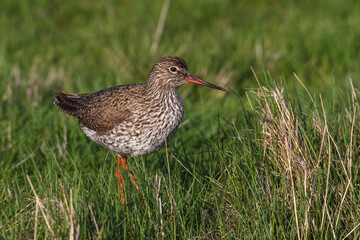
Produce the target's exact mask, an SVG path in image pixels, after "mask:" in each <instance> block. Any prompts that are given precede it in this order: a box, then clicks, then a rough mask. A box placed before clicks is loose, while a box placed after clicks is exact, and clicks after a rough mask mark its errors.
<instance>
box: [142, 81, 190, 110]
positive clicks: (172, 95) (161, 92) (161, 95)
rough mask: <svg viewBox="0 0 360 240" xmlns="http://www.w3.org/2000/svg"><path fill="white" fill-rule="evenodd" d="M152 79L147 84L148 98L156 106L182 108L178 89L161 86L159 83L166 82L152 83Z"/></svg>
mask: <svg viewBox="0 0 360 240" xmlns="http://www.w3.org/2000/svg"><path fill="white" fill-rule="evenodd" d="M152 80H153V79H151V76H150V79H149V81H148V83H147V84H146V91H145V92H146V95H147V98H148V99H149V100H150V101H151V102H152V103H154V104H160V105H179V107H180V106H181V107H182V105H183V104H182V101H181V99H180V96H179V94H178V92H177V88H175V87H171V86H168V85H161V84H159V82H164V81H152Z"/></svg>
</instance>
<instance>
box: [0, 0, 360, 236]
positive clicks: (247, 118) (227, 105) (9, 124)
mask: <svg viewBox="0 0 360 240" xmlns="http://www.w3.org/2000/svg"><path fill="white" fill-rule="evenodd" d="M359 13H360V5H359V4H358V2H357V1H355V0H348V1H342V0H334V1H325V0H319V1H310V0H304V1H281V0H278V1H276V0H273V1H264V0H256V1H231V0H225V1H215V0H210V1H208V0H199V1H190V0H183V1H171V0H165V1H162V0H155V1H138V0H135V1H129V0H121V1H113V0H102V1H85V0H78V1H67V0H66V1H57V0H55V1H49V0H34V1H29V0H12V1H6V0H0V206H1V207H0V239H359V238H360V179H359V177H360V163H359V162H360V161H359V160H360V124H359V121H360V114H359V112H360V109H359V107H360V106H359V101H360V99H359V98H360V92H359V89H360V25H359V23H360V14H359ZM169 55H175V56H179V57H182V58H184V59H185V60H186V61H187V63H188V67H189V70H190V72H191V73H192V74H193V75H194V76H197V77H199V78H202V79H204V80H206V81H209V82H211V83H214V84H217V85H220V86H222V87H225V88H226V89H228V91H227V92H226V93H224V92H220V91H216V90H214V89H210V88H205V87H201V86H198V85H194V84H187V85H185V86H182V87H181V88H180V89H179V94H180V96H181V97H182V99H183V102H184V106H185V116H184V120H183V123H182V124H181V125H180V127H179V130H178V132H177V134H176V136H175V137H174V139H173V140H172V141H171V142H169V143H168V146H167V149H162V150H160V151H159V152H157V153H153V154H151V155H148V156H143V157H137V158H131V159H129V160H128V162H129V169H130V170H131V171H132V173H133V175H134V176H135V178H136V181H137V183H138V185H139V187H140V189H141V190H140V195H139V194H138V193H137V191H136V188H135V187H134V186H133V184H132V182H131V180H130V178H129V177H128V176H127V175H126V173H125V172H123V174H124V175H125V177H124V181H125V183H124V184H125V190H124V193H125V204H124V205H122V203H121V201H120V193H119V186H118V181H117V179H116V178H115V169H116V155H115V154H114V153H112V152H110V151H108V150H107V149H105V148H103V147H101V146H99V145H97V144H96V143H94V142H92V141H91V140H90V139H88V138H87V137H86V136H85V135H84V134H83V132H82V131H81V129H80V128H79V126H78V123H77V121H76V119H73V118H71V117H69V116H66V115H65V114H64V113H62V112H61V111H60V110H59V109H57V108H56V107H55V106H54V105H53V99H54V96H55V94H56V92H58V91H62V92H66V93H71V92H81V93H88V92H94V91H97V90H100V89H103V88H107V87H111V86H115V85H120V84H127V83H140V82H146V80H147V77H148V74H149V72H150V70H151V68H152V66H153V64H154V63H155V62H156V61H157V60H159V59H160V58H161V57H164V56H169ZM142 198H143V201H142V200H141V199H142Z"/></svg>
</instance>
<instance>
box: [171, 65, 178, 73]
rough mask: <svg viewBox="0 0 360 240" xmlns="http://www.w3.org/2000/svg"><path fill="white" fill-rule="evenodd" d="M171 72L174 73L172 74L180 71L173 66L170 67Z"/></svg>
mask: <svg viewBox="0 0 360 240" xmlns="http://www.w3.org/2000/svg"><path fill="white" fill-rule="evenodd" d="M169 70H170V72H172V73H176V72H177V70H178V68H177V67H174V66H173V67H170V68H169Z"/></svg>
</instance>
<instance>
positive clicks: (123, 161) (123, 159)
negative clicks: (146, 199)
mask: <svg viewBox="0 0 360 240" xmlns="http://www.w3.org/2000/svg"><path fill="white" fill-rule="evenodd" d="M118 159H119V155H118ZM120 160H121V166H122V168H123V169H124V170H126V171H128V172H129V175H130V177H131V180H132V182H133V184H134V185H135V187H136V190H137V191H138V192H139V186H138V185H137V183H136V181H135V178H134V176H133V174H132V173H131V172H130V171H129V170H128V169H127V159H126V157H122V158H121V159H120ZM118 161H119V160H118ZM118 165H119V163H118ZM119 166H120V165H119Z"/></svg>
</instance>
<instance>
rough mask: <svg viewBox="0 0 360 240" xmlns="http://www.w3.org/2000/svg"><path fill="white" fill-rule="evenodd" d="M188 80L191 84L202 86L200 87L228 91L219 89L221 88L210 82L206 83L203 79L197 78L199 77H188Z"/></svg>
mask: <svg viewBox="0 0 360 240" xmlns="http://www.w3.org/2000/svg"><path fill="white" fill-rule="evenodd" d="M186 80H187V81H188V82H191V83H196V84H200V85H203V86H206V87H211V88H215V89H217V90H221V91H226V90H225V89H223V88H222V87H219V86H216V85H214V84H211V83H208V82H206V81H204V80H201V79H199V78H197V77H194V76H192V75H189V76H187V77H186Z"/></svg>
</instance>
